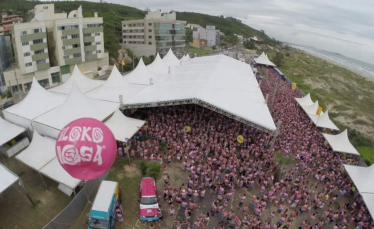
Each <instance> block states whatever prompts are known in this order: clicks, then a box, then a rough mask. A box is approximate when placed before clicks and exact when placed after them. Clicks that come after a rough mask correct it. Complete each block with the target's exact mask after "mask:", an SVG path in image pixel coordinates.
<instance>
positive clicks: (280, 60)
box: [273, 52, 284, 67]
mask: <svg viewBox="0 0 374 229" xmlns="http://www.w3.org/2000/svg"><path fill="white" fill-rule="evenodd" d="M273 61H274V64H276V65H277V66H278V67H282V65H283V62H284V55H283V53H281V52H277V53H276V54H275V56H274V58H273Z"/></svg>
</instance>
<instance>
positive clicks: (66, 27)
mask: <svg viewBox="0 0 374 229" xmlns="http://www.w3.org/2000/svg"><path fill="white" fill-rule="evenodd" d="M78 28H79V26H78V25H61V26H57V29H58V30H69V29H78Z"/></svg>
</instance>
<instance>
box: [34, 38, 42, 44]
mask: <svg viewBox="0 0 374 229" xmlns="http://www.w3.org/2000/svg"><path fill="white" fill-rule="evenodd" d="M32 43H33V44H40V43H43V39H36V40H33V41H32Z"/></svg>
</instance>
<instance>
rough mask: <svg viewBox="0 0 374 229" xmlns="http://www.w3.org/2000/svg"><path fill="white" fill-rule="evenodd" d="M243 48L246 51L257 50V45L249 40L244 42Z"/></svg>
mask: <svg viewBox="0 0 374 229" xmlns="http://www.w3.org/2000/svg"><path fill="white" fill-rule="evenodd" d="M243 46H244V48H246V49H255V48H256V46H255V44H254V43H253V42H252V41H249V40H247V41H244V42H243Z"/></svg>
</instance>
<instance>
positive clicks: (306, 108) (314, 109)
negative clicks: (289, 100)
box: [301, 100, 319, 115]
mask: <svg viewBox="0 0 374 229" xmlns="http://www.w3.org/2000/svg"><path fill="white" fill-rule="evenodd" d="M318 106H319V104H318V100H317V101H316V102H315V103H313V104H312V105H302V106H301V107H302V108H303V110H304V111H305V113H307V114H312V115H314V114H316V113H317V109H318Z"/></svg>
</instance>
